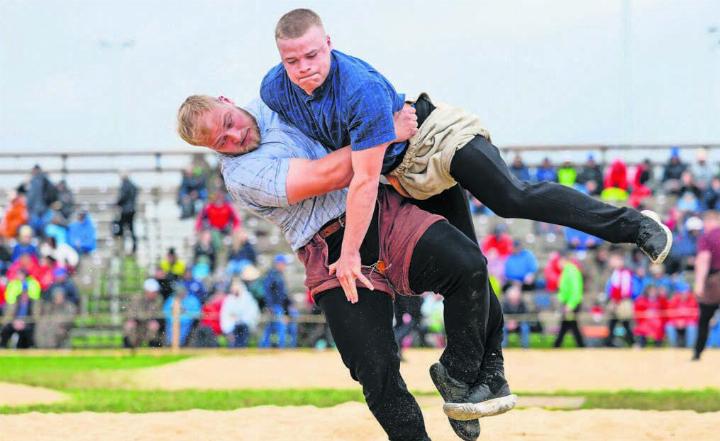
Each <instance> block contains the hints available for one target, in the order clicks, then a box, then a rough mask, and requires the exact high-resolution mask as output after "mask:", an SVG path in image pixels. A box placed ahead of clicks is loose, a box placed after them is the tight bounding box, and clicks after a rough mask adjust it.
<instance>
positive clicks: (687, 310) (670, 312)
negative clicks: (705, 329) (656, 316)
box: [667, 292, 698, 329]
mask: <svg viewBox="0 0 720 441" xmlns="http://www.w3.org/2000/svg"><path fill="white" fill-rule="evenodd" d="M667 321H668V323H669V324H670V325H672V326H673V327H675V328H678V329H685V328H687V327H688V326H690V325H695V324H697V322H698V304H697V300H696V299H695V296H694V295H692V293H690V292H680V293H676V294H675V295H674V296H672V298H671V299H670V300H669V301H668V305H667Z"/></svg>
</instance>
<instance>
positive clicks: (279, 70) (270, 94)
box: [260, 64, 289, 105]
mask: <svg viewBox="0 0 720 441" xmlns="http://www.w3.org/2000/svg"><path fill="white" fill-rule="evenodd" d="M287 81H289V79H288V78H287V73H286V72H285V68H284V67H283V65H282V64H278V65H276V66H273V67H272V68H271V69H270V70H269V71H268V73H266V74H265V76H264V77H263V79H262V82H261V83H260V97H261V98H262V100H263V101H265V103H267V104H268V105H272V104H273V102H274V101H275V99H276V98H278V97H279V95H280V93H281V92H282V91H284V90H285V85H286V83H287Z"/></svg>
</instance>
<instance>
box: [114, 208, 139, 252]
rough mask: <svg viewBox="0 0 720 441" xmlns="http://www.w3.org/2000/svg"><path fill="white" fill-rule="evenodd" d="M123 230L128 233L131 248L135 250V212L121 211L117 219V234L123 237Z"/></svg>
mask: <svg viewBox="0 0 720 441" xmlns="http://www.w3.org/2000/svg"><path fill="white" fill-rule="evenodd" d="M125 231H128V232H129V233H130V238H131V239H132V250H133V252H135V251H137V237H136V236H135V212H134V211H131V212H122V213H120V219H118V236H120V237H125Z"/></svg>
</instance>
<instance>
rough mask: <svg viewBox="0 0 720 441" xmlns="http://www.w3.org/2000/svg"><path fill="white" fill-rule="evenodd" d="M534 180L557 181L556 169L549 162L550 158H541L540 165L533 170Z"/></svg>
mask: <svg viewBox="0 0 720 441" xmlns="http://www.w3.org/2000/svg"><path fill="white" fill-rule="evenodd" d="M535 180H536V181H537V182H542V181H549V182H557V171H556V170H555V167H554V166H553V165H552V163H550V158H545V159H543V161H542V164H540V167H538V168H537V169H536V170H535Z"/></svg>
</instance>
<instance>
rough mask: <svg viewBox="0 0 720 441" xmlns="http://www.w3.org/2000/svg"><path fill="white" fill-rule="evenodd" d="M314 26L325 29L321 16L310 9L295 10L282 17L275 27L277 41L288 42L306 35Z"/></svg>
mask: <svg viewBox="0 0 720 441" xmlns="http://www.w3.org/2000/svg"><path fill="white" fill-rule="evenodd" d="M313 26H320V27H321V28H322V27H323V24H322V20H320V16H319V15H317V14H316V13H315V12H314V11H311V10H310V9H293V10H292V11H290V12H288V13H287V14H285V15H283V16H282V17H280V20H278V23H277V26H275V39H276V40H287V39H290V38H299V37H302V36H303V35H305V32H307V31H308V29H310V28H311V27H313Z"/></svg>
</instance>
